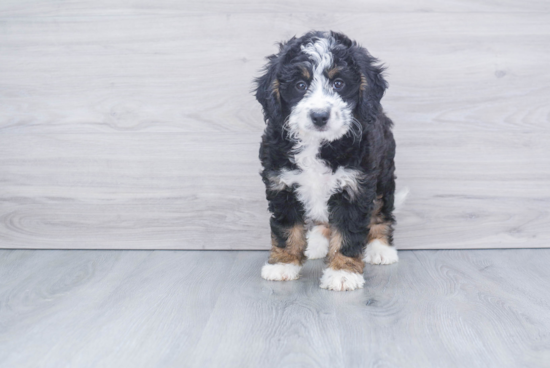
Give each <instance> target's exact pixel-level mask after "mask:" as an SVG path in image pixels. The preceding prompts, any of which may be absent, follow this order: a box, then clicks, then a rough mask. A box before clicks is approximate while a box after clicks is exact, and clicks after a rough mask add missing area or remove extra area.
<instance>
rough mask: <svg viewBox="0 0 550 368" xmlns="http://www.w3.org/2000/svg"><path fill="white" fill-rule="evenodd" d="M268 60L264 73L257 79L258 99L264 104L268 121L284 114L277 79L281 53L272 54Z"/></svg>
mask: <svg viewBox="0 0 550 368" xmlns="http://www.w3.org/2000/svg"><path fill="white" fill-rule="evenodd" d="M268 60H269V61H268V63H267V65H266V66H265V68H264V74H263V75H262V76H261V77H260V78H257V79H256V99H257V100H258V102H259V103H260V104H261V105H262V108H263V112H264V121H265V122H266V123H267V122H268V121H270V120H278V119H279V118H281V116H282V110H281V94H280V92H279V80H278V79H277V73H278V71H279V64H280V54H279V55H271V56H269V57H268Z"/></svg>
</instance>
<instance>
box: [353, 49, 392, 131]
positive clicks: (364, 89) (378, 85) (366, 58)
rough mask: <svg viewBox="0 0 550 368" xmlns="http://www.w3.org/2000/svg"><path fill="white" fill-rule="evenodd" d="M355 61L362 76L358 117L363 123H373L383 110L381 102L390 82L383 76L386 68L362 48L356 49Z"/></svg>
mask: <svg viewBox="0 0 550 368" xmlns="http://www.w3.org/2000/svg"><path fill="white" fill-rule="evenodd" d="M354 59H355V62H356V65H357V66H358V67H359V72H360V74H361V87H360V94H361V95H360V96H361V97H360V101H359V105H358V115H359V116H360V117H361V118H362V120H363V121H371V120H372V119H373V118H376V116H377V115H378V112H379V111H380V108H381V107H380V100H381V99H382V97H383V96H384V92H385V91H386V88H388V82H386V80H385V79H384V76H383V72H384V67H383V66H382V65H380V64H378V60H377V59H376V58H374V57H373V56H371V55H370V54H369V53H368V51H367V50H366V49H365V48H363V47H360V46H356V47H354Z"/></svg>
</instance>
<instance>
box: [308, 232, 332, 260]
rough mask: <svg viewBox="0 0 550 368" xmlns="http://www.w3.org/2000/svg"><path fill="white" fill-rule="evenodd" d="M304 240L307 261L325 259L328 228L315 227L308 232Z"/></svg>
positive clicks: (328, 236)
mask: <svg viewBox="0 0 550 368" xmlns="http://www.w3.org/2000/svg"><path fill="white" fill-rule="evenodd" d="M306 238H307V249H306V252H305V255H306V257H307V258H308V259H319V258H325V257H326V255H327V253H328V246H329V239H330V228H329V227H328V226H326V225H317V226H315V227H313V229H311V230H310V231H308V233H307V236H306Z"/></svg>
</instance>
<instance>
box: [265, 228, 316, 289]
mask: <svg viewBox="0 0 550 368" xmlns="http://www.w3.org/2000/svg"><path fill="white" fill-rule="evenodd" d="M272 229H274V230H273V231H272V235H271V253H270V255H269V260H268V261H267V263H266V264H265V265H264V266H263V267H262V277H263V278H264V279H266V280H271V281H290V280H296V279H297V278H298V277H299V274H300V269H301V268H302V262H303V260H304V249H305V247H306V237H305V227H304V225H303V224H297V225H294V226H293V227H290V228H287V229H283V230H281V229H279V228H277V227H275V228H274V227H273V224H272Z"/></svg>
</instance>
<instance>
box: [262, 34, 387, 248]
mask: <svg viewBox="0 0 550 368" xmlns="http://www.w3.org/2000/svg"><path fill="white" fill-rule="evenodd" d="M324 35H325V34H324V33H321V32H310V33H307V34H306V35H304V36H303V37H300V38H292V39H290V40H289V41H288V42H286V43H281V44H280V49H279V52H278V53H277V54H276V55H271V56H269V57H268V60H269V61H268V63H267V65H266V67H265V71H264V74H263V75H262V76H261V77H260V78H258V79H257V81H256V82H257V89H256V98H257V100H258V101H259V102H260V104H261V105H262V108H263V113H264V119H265V122H266V128H265V132H264V134H263V137H262V143H261V147H260V161H261V163H262V166H263V171H262V172H261V176H262V179H263V182H264V183H265V185H266V197H267V200H268V202H269V211H270V212H271V214H272V217H271V230H272V234H273V236H274V238H275V239H276V240H277V244H278V246H280V247H284V246H285V240H286V232H285V230H286V229H288V228H290V227H292V226H294V225H296V224H300V223H304V222H305V221H306V219H305V218H304V208H303V205H302V203H300V201H299V200H298V199H297V197H296V192H295V189H296V187H292V188H286V189H283V190H281V191H274V190H271V189H270V186H269V185H270V177H272V176H274V175H277V173H278V172H280V170H281V169H283V168H286V169H290V170H295V169H297V166H296V165H295V164H294V163H293V153H292V148H293V146H294V145H295V142H294V141H293V140H292V139H291V137H290V136H289V133H288V132H287V131H286V130H285V129H284V128H283V124H284V122H285V119H286V118H287V117H288V116H289V114H290V112H291V111H292V108H293V107H294V106H295V105H296V104H297V103H298V102H299V101H300V96H296V94H295V93H294V92H293V90H292V88H291V87H289V86H293V85H294V84H293V83H295V82H294V81H295V80H296V79H297V78H299V76H298V75H297V73H299V71H300V68H301V67H302V68H303V67H305V68H310V67H311V66H310V63H309V59H308V55H306V54H304V53H303V52H302V51H301V46H302V45H305V44H308V43H311V42H314V41H315V40H316V39H318V38H322V37H324ZM330 35H331V36H332V37H333V38H334V39H335V40H336V41H337V46H336V47H335V48H334V49H333V51H332V53H333V59H334V65H335V66H341V67H342V73H341V76H342V78H343V79H344V80H345V81H346V85H349V86H350V87H349V88H348V89H347V91H346V93H343V94H342V98H343V99H344V101H346V102H347V104H348V106H350V108H352V110H353V114H354V116H355V118H356V119H357V120H358V121H359V122H360V124H361V129H358V128H357V127H355V128H354V129H355V131H354V133H355V134H347V135H345V136H344V137H342V138H340V139H338V140H335V141H332V142H325V143H324V144H323V145H322V147H321V149H320V153H319V155H320V157H321V158H322V159H323V160H324V161H325V163H326V164H327V166H329V167H331V168H332V170H333V171H336V170H337V168H338V167H340V166H343V167H346V168H351V169H355V170H359V171H361V172H362V173H363V174H364V175H363V180H361V182H360V188H361V190H360V191H359V193H358V194H357V195H356V196H355V197H351V196H350V195H349V193H347V192H346V191H343V192H341V193H336V194H334V195H333V196H332V197H331V198H330V200H329V202H328V208H329V222H330V225H331V227H335V228H337V229H338V230H339V231H340V233H341V234H342V235H343V239H344V243H343V246H342V248H341V250H340V251H341V253H342V254H343V255H344V256H348V257H357V256H360V255H361V253H362V252H363V250H364V247H365V245H366V241H367V235H368V232H369V224H370V220H371V214H372V212H373V207H374V204H373V202H374V200H375V199H376V198H377V197H379V198H380V197H381V198H382V200H383V206H382V209H381V211H380V217H381V218H382V220H383V221H385V222H387V223H389V224H390V225H389V226H390V230H391V228H392V225H393V223H394V222H395V221H394V217H393V215H392V211H393V202H394V191H395V177H394V169H395V168H394V156H395V141H394V139H393V135H392V132H391V127H392V121H391V120H390V119H389V118H388V117H386V115H385V114H384V112H383V109H382V107H381V105H380V100H381V99H382V96H383V95H384V91H385V90H386V88H387V83H386V81H385V79H384V77H383V75H382V72H383V68H382V67H381V66H380V65H379V64H378V61H377V60H376V59H375V58H374V57H372V56H371V55H370V54H369V53H368V52H367V50H366V49H364V48H362V47H360V46H359V45H358V44H357V43H356V42H354V41H351V40H350V39H349V38H348V37H346V36H345V35H343V34H340V33H335V32H330ZM362 77H363V81H364V80H365V79H366V82H367V85H366V88H365V89H364V90H361V82H362ZM277 86H278V88H277ZM389 241H390V242H391V231H390V234H389ZM390 245H391V243H390Z"/></svg>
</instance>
